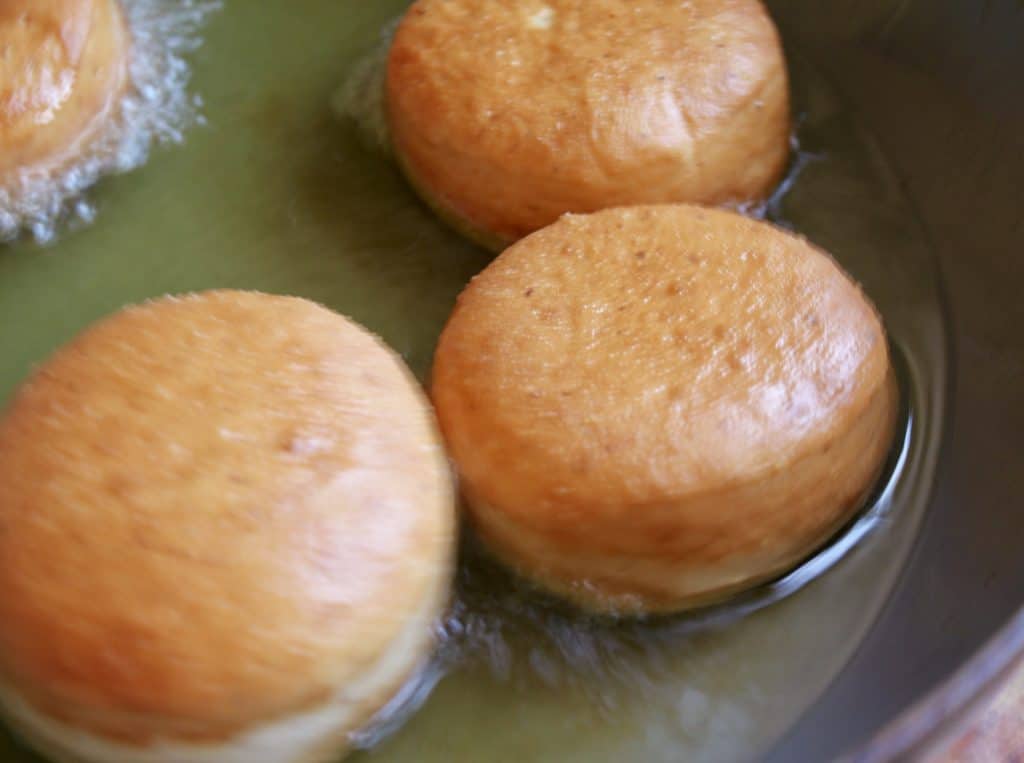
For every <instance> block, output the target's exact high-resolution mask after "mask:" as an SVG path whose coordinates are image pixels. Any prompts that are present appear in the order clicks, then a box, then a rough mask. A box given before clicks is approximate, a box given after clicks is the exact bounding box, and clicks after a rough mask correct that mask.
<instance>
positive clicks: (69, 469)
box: [0, 292, 454, 743]
mask: <svg viewBox="0 0 1024 763" xmlns="http://www.w3.org/2000/svg"><path fill="white" fill-rule="evenodd" d="M453 535H454V517H453V505H452V495H451V485H450V477H449V475H448V473H447V464H446V462H445V460H444V457H443V452H442V449H441V446H440V443H439V440H438V437H437V435H436V432H435V427H434V423H433V418H432V415H431V413H430V411H429V409H428V407H427V405H426V404H425V401H424V399H423V397H422V395H421V393H420V392H419V390H418V388H417V386H416V384H415V382H414V381H413V380H412V378H411V376H410V375H409V374H408V372H407V370H406V369H405V368H404V365H403V364H402V363H401V361H400V360H399V359H398V358H397V357H395V356H394V355H393V354H392V353H391V352H390V351H388V350H387V349H386V348H385V347H384V346H383V345H382V344H381V343H380V342H378V341H377V340H376V339H375V338H373V337H372V336H370V335H369V334H367V333H366V332H365V331H363V330H362V329H360V328H359V327H357V326H356V325H355V324H353V323H351V322H349V321H347V320H345V319H344V318H342V317H340V316H338V315H336V314H334V313H332V312H330V311H328V310H326V309H324V308H321V307H319V306H316V305H314V304H312V303H310V302H306V301H304V300H299V299H293V298H285V297H271V296H267V295H260V294H253V293H241V292H211V293H206V294H202V295H198V296H191V297H188V298H182V299H171V298H168V299H164V300H160V301H157V302H153V303H150V304H147V305H145V306H141V307H135V308H129V309H127V310H125V311H122V312H121V313H118V314H116V315H115V316H113V317H111V318H109V319H107V320H105V321H102V322H100V323H99V324H97V325H96V326H94V327H93V328H91V329H89V330H88V331H86V332H85V333H84V334H82V335H81V336H80V337H79V338H78V339H76V340H75V341H74V342H72V343H71V344H69V345H68V346H67V347H65V348H63V349H62V350H60V351H59V352H58V353H57V354H56V355H55V356H54V357H53V358H52V359H51V360H50V361H49V362H48V363H47V364H46V365H44V366H43V367H42V368H41V369H40V370H39V371H38V372H37V373H36V374H34V375H33V377H32V378H31V379H30V380H29V381H28V382H27V383H26V384H25V385H24V387H23V388H22V389H21V391H20V392H19V393H18V395H17V396H16V397H15V399H14V400H13V402H12V404H11V406H10V408H9V410H8V411H7V414H6V416H5V417H4V418H3V419H2V420H0V589H2V590H3V591H4V596H3V597H0V622H3V623H4V627H3V628H2V629H0V675H2V677H3V679H4V680H6V681H8V682H9V683H11V684H13V686H14V687H15V688H16V689H17V690H18V691H19V692H21V693H22V694H23V695H24V696H26V697H27V698H29V699H30V701H31V702H32V703H33V704H35V705H36V706H37V707H39V708H40V709H42V710H43V711H44V712H46V713H48V714H50V715H51V716H52V717H54V718H55V719H57V720H60V721H63V722H65V723H68V724H71V725H73V726H77V727H80V728H83V729H86V730H88V731H91V732H93V733H95V734H97V735H100V736H105V737H109V738H114V739H120V740H124V741H126V742H129V743H143V742H146V741H148V740H150V739H152V738H154V737H156V736H160V737H162V738H170V739H178V740H182V741H188V740H191V741H200V740H217V739H226V738H228V737H230V736H232V735H234V734H236V733H238V732H240V731H243V730H245V729H246V728H248V727H251V726H257V725H260V724H261V723H263V722H266V721H269V720H274V719H276V718H280V717H284V716H288V715H291V714H293V713H296V712H300V711H302V710H304V709H308V708H310V707H313V706H315V705H316V704H318V703H320V702H322V701H324V700H326V699H327V698H328V697H330V696H331V695H333V694H334V693H335V692H336V691H337V690H338V689H339V688H340V687H343V686H344V685H345V684H346V683H347V682H348V681H350V680H352V679H353V678H356V677H358V676H359V674H360V673H361V672H362V671H364V670H367V669H370V668H371V667H372V665H373V664H374V662H375V660H376V659H377V657H378V656H379V655H380V653H381V652H382V651H383V650H384V649H385V648H386V646H387V645H388V644H389V643H390V641H391V640H392V639H393V638H394V637H395V635H396V634H397V633H399V632H400V630H401V628H402V625H403V621H404V617H403V613H406V612H411V611H414V610H417V609H418V608H419V607H420V606H421V602H422V601H423V598H424V597H429V596H436V590H437V587H438V582H437V578H438V576H447V574H448V572H449V567H450V563H451V554H452V548H453Z"/></svg>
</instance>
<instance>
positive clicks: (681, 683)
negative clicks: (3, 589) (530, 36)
mask: <svg viewBox="0 0 1024 763" xmlns="http://www.w3.org/2000/svg"><path fill="white" fill-rule="evenodd" d="M405 5H406V3H405V2H404V0H379V1H378V2H374V3H366V2H357V1H356V0H309V1H308V2H306V3H303V4H302V9H301V12H299V11H297V10H296V7H295V4H294V3H291V2H288V1H287V0H263V2H259V3H245V2H236V3H228V4H226V6H225V8H224V10H223V12H221V13H218V14H215V15H214V16H213V17H212V19H211V20H210V23H209V26H208V27H207V29H206V31H205V36H206V40H207V42H206V44H205V45H204V47H203V48H202V49H201V50H200V51H198V53H197V54H196V55H195V56H193V65H194V69H195V77H194V80H193V85H192V87H193V88H194V89H195V91H197V92H199V93H201V94H202V95H203V97H204V102H205V106H204V113H205V114H206V117H207V120H208V124H207V126H206V127H205V128H204V129H201V130H193V131H191V132H190V133H189V134H188V136H187V137H188V139H187V141H186V143H185V145H184V146H183V147H182V148H179V149H176V150H175V151H173V152H162V153H159V154H157V155H154V156H153V157H152V159H151V160H150V162H149V163H148V164H147V166H146V167H145V168H144V169H142V170H140V171H138V172H135V173H132V174H131V175H127V176H124V177H119V178H114V179H112V180H109V181H107V182H105V183H103V184H102V187H101V188H100V189H99V193H98V194H97V197H96V198H97V201H98V203H100V204H101V205H102V206H103V207H104V214H102V215H100V216H99V217H98V218H97V220H96V222H95V224H94V225H92V226H90V227H89V228H88V229H86V230H83V231H81V232H80V233H77V234H76V235H74V236H67V237H64V238H62V239H61V241H60V242H59V243H58V244H57V245H56V247H55V251H56V252H57V253H59V254H60V256H53V257H50V256H40V254H39V252H38V250H36V249H35V248H34V247H31V246H26V245H17V246H13V247H8V248H7V249H6V250H5V251H4V252H3V253H2V255H3V256H0V347H2V348H3V356H2V362H0V399H3V398H6V397H7V396H9V394H10V393H11V391H12V390H13V389H14V388H15V385H16V384H17V382H18V381H19V380H20V379H21V378H23V377H24V375H25V374H26V373H27V371H28V369H29V368H30V367H31V366H32V365H33V364H34V363H36V362H38V361H39V360H40V359H42V358H43V357H45V356H46V355H47V354H49V352H50V351H51V350H52V349H53V348H54V347H56V346H58V345H60V344H61V343H63V342H64V341H66V340H67V339H68V338H70V337H71V336H72V335H74V334H75V333H76V332H77V331H78V330H79V329H80V328H81V327H82V326H84V325H86V324H88V323H89V322H91V321H93V320H95V319H96V318H98V317H100V316H102V315H105V314H107V313H110V312H112V311H113V310H115V309H117V308H119V307H121V306H122V305H124V304H127V303H132V302H139V301H141V300H144V299H146V298H148V297H152V296H156V295H159V294H162V293H166V292H183V291H189V290H194V289H204V288H213V287H221V286H230V287H234V288H250V289H259V290H263V291H269V292H276V293H289V294H297V295H301V296H305V297H308V298H310V299H314V300H317V301H319V302H322V303H324V304H326V305H328V306H329V307H331V308H333V309H335V310H338V311H339V312H342V313H344V314H346V315H349V316H351V317H352V318H354V319H356V320H358V321H360V322H361V323H363V324H364V325H366V326H368V327H369V328H370V329H371V330H373V331H375V332H376V333H378V334H379V335H381V336H382V337H383V338H384V339H385V340H386V341H388V342H389V343H390V344H391V345H392V346H393V347H395V348H396V349H397V350H398V351H399V352H401V353H402V355H403V356H404V357H405V358H406V360H407V361H408V362H409V364H410V365H411V366H412V367H413V369H414V370H415V371H416V372H417V373H418V374H419V375H420V376H421V378H425V377H426V375H427V373H428V371H429V365H430V358H431V356H432V353H433V349H434V346H435V343H436V341H437V337H438V334H439V333H440V331H441V328H442V326H443V324H444V321H445V320H446V318H447V316H448V313H449V312H450V310H451V308H452V305H453V303H454V300H455V297H456V296H457V294H458V293H459V291H460V290H461V289H462V288H463V287H464V286H465V284H466V282H467V281H468V280H469V279H470V278H471V277H472V276H473V275H474V274H475V273H477V272H479V271H480V270H481V269H482V268H483V267H485V266H486V264H487V263H488V262H489V261H490V259H491V256H492V255H490V254H489V253H487V252H485V251H482V250H481V249H479V248H477V247H475V246H473V245H471V244H469V243H467V242H466V241H464V240H463V239H461V238H460V237H459V236H457V235H456V234H454V233H452V232H451V231H450V230H448V229H447V228H446V227H445V226H444V225H442V224H440V223H439V222H438V221H437V220H436V219H435V218H434V217H433V215H431V214H430V212H429V211H427V210H426V209H425V208H424V206H423V205H422V204H420V202H419V201H418V200H417V199H416V197H415V195H414V194H413V193H412V192H411V191H410V190H409V188H408V185H407V184H406V183H405V182H404V180H403V178H402V177H401V175H400V173H399V172H398V171H397V170H396V168H395V166H394V163H393V162H392V161H391V159H390V157H389V156H388V154H387V151H386V132H383V131H382V129H381V128H382V126H383V122H382V121H381V120H380V118H379V117H380V114H381V113H382V112H381V111H380V109H381V106H382V100H381V96H380V89H379V83H380V81H381V80H380V78H381V73H380V69H379V61H380V60H381V59H382V56H381V53H380V51H381V50H383V49H384V48H383V46H378V52H377V57H376V60H377V62H378V63H377V64H376V66H377V68H376V69H375V68H374V65H373V64H370V63H360V61H362V60H364V59H361V58H360V56H362V55H363V54H365V52H366V51H367V50H368V49H369V48H371V47H373V45H374V44H375V43H376V42H377V41H378V40H379V39H380V37H379V35H380V30H381V29H382V28H385V27H386V26H387V24H388V22H389V20H391V19H393V18H395V16H396V15H397V14H399V13H400V12H401V11H402V10H403V8H404V6H405ZM791 59H793V60H792V64H793V82H794V90H795V92H794V100H795V107H796V111H797V115H798V124H799V128H798V131H797V140H798V143H799V152H798V153H797V155H796V159H795V161H794V166H793V172H791V173H790V176H789V178H788V180H787V183H786V184H785V186H784V192H782V193H780V194H778V195H777V196H776V197H775V198H773V199H772V200H771V202H770V203H769V204H768V205H767V207H766V208H765V209H764V210H753V211H755V212H759V213H763V214H764V215H766V216H767V217H768V218H769V219H771V220H774V221H776V222H778V223H779V224H781V225H784V226H786V227H788V228H791V229H793V230H795V231H798V232H799V233H801V234H803V235H805V236H807V237H808V238H810V239H811V240H812V241H814V242H815V243H817V244H819V245H821V246H822V247H824V248H825V249H827V250H829V251H831V252H832V253H833V254H834V255H835V257H836V258H837V259H838V260H839V261H840V263H841V264H842V265H843V266H844V267H845V268H846V269H847V270H848V271H849V272H850V273H851V274H852V275H853V276H854V278H856V279H857V280H859V281H860V282H861V283H862V284H863V286H864V288H865V290H866V291H867V293H868V294H869V295H870V296H871V297H872V299H873V300H874V301H875V303H876V304H877V305H878V307H879V309H880V311H881V313H882V315H883V317H884V319H885V322H886V326H887V329H888V331H889V334H890V338H891V341H892V343H893V347H894V351H895V352H894V355H895V356H896V357H897V358H898V359H899V365H900V367H901V371H902V392H903V398H904V401H905V403H906V415H905V421H906V426H905V431H904V433H903V436H901V438H899V443H898V444H897V446H896V448H895V449H894V455H893V459H892V464H891V468H890V470H889V472H888V477H887V479H886V481H885V485H883V486H881V487H880V489H879V491H878V492H877V494H876V496H875V497H874V498H873V499H872V501H871V505H870V506H869V507H867V509H866V513H865V514H864V515H863V516H862V518H861V520H860V521H858V523H856V524H855V525H854V526H852V527H851V528H849V529H848V532H847V533H846V534H845V535H844V536H843V539H842V540H840V541H837V543H836V544H835V545H834V546H833V547H831V548H830V549H829V550H827V551H826V552H825V554H824V556H821V557H819V558H818V559H816V560H815V561H814V562H813V563H812V564H810V565H809V566H807V567H805V568H802V569H801V570H800V571H798V572H797V573H795V575H794V576H792V577H790V578H787V579H784V580H782V581H779V582H778V583H777V584H776V585H774V586H768V587H766V588H764V589H761V590H759V591H758V592H755V593H753V594H751V595H750V596H748V597H742V598H741V599H739V600H738V601H737V602H735V603H733V604H732V605H731V606H729V607H725V608H721V609H719V610H716V611H713V612H710V613H704V614H702V615H701V616H699V617H696V618H694V617H690V618H676V619H669V620H661V621H657V622H648V623H643V622H638V623H621V624H616V623H609V622H607V621H600V620H592V619H587V618H584V617H580V616H577V615H575V614H573V613H572V612H570V611H567V610H565V609H564V608H561V607H560V606H559V605H558V604H557V603H554V602H551V601H548V600H546V599H543V598H541V597H538V596H536V595H534V594H532V593H531V592H529V591H525V590H524V589H523V588H522V587H521V586H520V585H519V584H518V583H517V582H516V581H514V580H512V579H510V578H509V577H508V576H507V575H505V574H504V573H503V572H502V571H501V570H500V569H498V568H497V567H495V566H494V565H493V564H492V563H491V562H490V561H489V560H488V559H487V557H486V555H485V554H482V553H481V552H480V551H479V549H477V548H476V547H475V545H474V544H473V542H472V540H471V539H470V540H467V542H466V544H465V545H466V548H465V553H464V555H463V556H464V558H463V562H462V565H461V569H460V572H459V580H458V586H457V594H456V599H455V602H454V606H453V610H452V614H451V616H450V617H449V619H448V620H447V622H445V623H444V624H443V629H442V630H443V633H442V642H441V648H440V651H439V654H438V657H437V659H436V660H435V662H434V663H433V664H431V665H430V666H428V667H427V670H426V672H425V674H424V675H423V676H422V677H421V681H420V682H419V683H416V684H412V685H410V687H408V688H407V691H406V692H405V693H404V694H403V695H402V696H401V697H399V698H398V700H396V702H395V703H394V704H393V706H392V707H390V708H389V709H388V713H387V716H388V717H387V718H384V719H382V722H381V725H379V726H378V727H376V728H373V729H370V730H368V731H367V732H366V733H364V734H361V735H358V736H357V737H356V739H355V740H354V741H355V742H356V743H357V744H358V745H360V746H362V747H364V748H366V749H365V750H363V751H362V752H358V753H356V755H355V756H354V757H353V760H355V761H358V762H359V763H367V762H368V761H374V762H375V763H391V762H394V763H398V761H417V762H418V763H435V761H436V763H442V762H443V763H452V762H462V761H467V762H470V763H476V762H477V761H494V762H495V763H505V762H510V763H532V762H534V761H537V762H544V763H547V762H551V763H572V762H574V761H580V762H581V763H582V762H583V761H586V762H587V763H592V762H597V763H600V762H602V761H608V762H609V763H610V762H611V761H615V762H616V763H617V762H619V761H625V760H643V761H681V760H682V761H695V762H697V763H699V762H700V761H721V760H745V759H751V758H753V757H755V756H757V755H758V754H759V753H760V752H762V751H764V750H766V749H767V748H768V747H770V746H771V744H772V743H773V742H774V741H775V740H777V739H778V738H779V736H780V735H781V734H783V733H784V732H785V731H786V729H787V728H789V727H790V726H791V725H792V724H793V723H794V722H795V721H796V720H797V719H798V718H799V717H800V716H801V715H802V714H803V713H804V712H805V711H806V710H807V709H808V708H809V707H810V705H811V704H813V702H814V701H815V700H816V698H817V697H819V696H820V694H821V693H822V691H823V690H824V689H825V688H826V687H827V686H828V684H829V683H830V682H831V681H832V680H833V679H834V678H835V676H836V675H837V674H838V673H839V671H840V670H841V669H842V668H843V666H844V665H845V664H846V662H847V661H848V659H849V658H850V656H851V655H852V653H853V651H854V650H855V649H856V648H857V646H858V644H859V643H860V642H861V640H862V638H863V636H864V634H865V633H866V631H867V629H868V628H869V627H870V626H871V624H872V622H873V621H874V620H875V617H876V615H877V613H878V611H879V609H880V607H881V605H882V603H883V602H884V601H885V599H886V597H887V595H888V594H889V592H890V591H891V589H892V587H893V585H894V581H895V579H896V577H897V575H898V573H899V571H900V569H901V568H902V565H903V563H904V561H905V559H906V556H907V553H908V550H909V548H910V544H911V541H912V540H913V538H914V535H915V533H916V530H917V528H918V526H919V522H920V520H921V517H922V514H923V511H924V507H925V504H926V501H927V493H928V486H929V485H930V482H931V476H932V471H933V468H934V463H935V458H936V450H937V444H938V439H939V434H940V432H939V429H940V427H941V418H942V416H941V411H942V407H943V394H944V387H943V385H944V379H945V371H946V357H945V351H946V344H945V333H944V332H945V327H944V323H943V316H942V310H941V300H940V296H939V290H938V284H937V280H936V274H935V268H934V264H933V260H932V257H931V254H930V250H929V247H928V245H927V242H926V240H925V237H924V236H923V233H922V231H921V229H920V227H919V225H918V223H917V222H916V220H915V217H914V214H913V211H912V209H911V205H910V203H909V201H908V200H907V199H906V198H904V196H903V195H902V191H901V189H900V186H899V184H898V183H897V182H896V181H895V180H894V179H893V178H892V176H891V174H890V172H889V170H888V168H887V165H886V162H885V161H884V158H883V157H881V156H880V155H879V154H878V152H877V151H876V149H875V148H874V145H873V143H872V141H871V139H870V137H869V136H866V135H864V134H863V133H862V132H861V131H860V130H859V128H858V127H857V120H856V117H855V115H854V114H852V113H851V112H850V110H849V109H848V108H847V106H846V105H845V104H844V102H843V101H842V99H841V98H840V97H838V96H837V94H836V93H835V92H834V91H833V89H832V88H831V87H830V86H829V85H828V83H827V82H825V81H824V80H822V79H821V78H820V77H819V76H817V75H816V73H815V71H814V68H813V66H810V65H805V64H802V63H801V62H800V61H799V60H798V59H797V57H795V56H793V55H792V52H791ZM358 67H362V68H361V69H359V73H360V77H361V78H362V79H359V80H358V82H357V83H356V84H352V85H349V87H350V88H351V90H350V91H349V93H352V92H354V93H362V94H363V97H362V98H353V97H352V96H351V94H348V95H345V96H344V97H342V98H339V97H336V96H337V93H338V86H339V84H340V83H342V82H343V81H345V82H352V80H351V79H349V76H350V75H351V72H353V70H354V68H358ZM374 82H376V83H377V84H376V85H375V84H373V83H374ZM332 99H333V108H332V105H331V104H332ZM359 104H369V109H368V110H361V109H363V106H361V105H359ZM339 109H340V110H341V111H342V112H344V113H345V116H344V117H343V118H342V119H339V118H338V114H337V112H338V110H339ZM374 109H376V111H374ZM374 120H376V122H375V121H374ZM357 123H359V124H362V125H363V126H362V127H360V126H359V124H357ZM367 125H370V126H371V127H372V129H370V130H369V131H367V130H366V129H365V127H366V126H367ZM380 149H385V150H380ZM115 212H116V214H115ZM55 305H60V306H61V308H62V309H61V310H55V309H54V306H55ZM26 327H30V329H27V328H26ZM769 603H770V604H771V605H770V606H764V605H766V604H769ZM431 690H432V691H431ZM412 710H416V712H411V711H412ZM5 744H7V745H13V743H10V742H5V741H4V740H3V739H2V738H0V759H4V760H15V761H17V760H22V761H27V760H31V758H30V757H29V756H28V755H27V754H26V753H23V752H16V751H15V748H14V747H13V746H8V747H5Z"/></svg>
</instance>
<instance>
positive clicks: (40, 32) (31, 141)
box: [0, 0, 131, 185]
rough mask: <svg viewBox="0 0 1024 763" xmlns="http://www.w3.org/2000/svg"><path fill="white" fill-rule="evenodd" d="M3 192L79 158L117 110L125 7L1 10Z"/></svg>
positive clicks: (22, 4)
mask: <svg viewBox="0 0 1024 763" xmlns="http://www.w3.org/2000/svg"><path fill="white" fill-rule="evenodd" d="M0 47H3V48H4V55H2V56H0V185H3V184H4V183H5V182H7V181H8V180H9V179H10V178H11V177H12V176H13V175H14V174H15V173H17V172H21V171H26V170H41V169H47V168H49V167H51V166H53V165H59V164H61V163H63V162H64V161H66V160H67V159H68V158H70V157H71V156H73V155H74V154H75V153H76V152H77V151H78V150H79V148H80V146H81V145H82V144H83V143H84V142H86V141H88V140H89V139H90V138H91V136H92V135H93V134H95V132H96V130H97V129H98V126H99V125H100V124H101V123H102V122H103V120H104V119H105V118H106V117H107V116H108V115H109V114H110V113H111V111H112V110H113V109H114V108H115V105H116V101H117V98H118V96H119V95H120V94H121V93H122V92H123V91H124V88H125V86H126V84H127V79H128V60H129V55H130V47H131V41H130V36H129V33H128V29H127V25H126V23H125V19H124V16H123V11H122V8H121V4H120V2H118V0H11V1H10V2H4V3H2V4H0Z"/></svg>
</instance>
